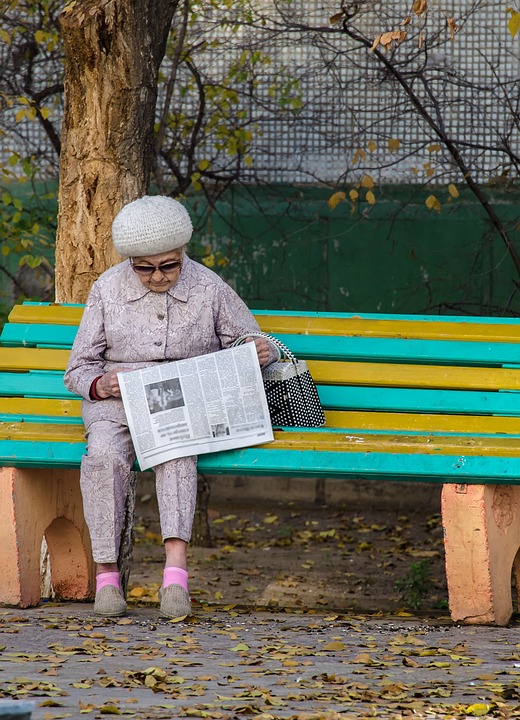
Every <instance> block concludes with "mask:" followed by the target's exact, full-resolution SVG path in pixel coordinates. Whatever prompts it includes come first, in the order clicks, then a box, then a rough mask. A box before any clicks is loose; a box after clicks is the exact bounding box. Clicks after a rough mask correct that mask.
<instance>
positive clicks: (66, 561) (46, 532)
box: [0, 468, 94, 608]
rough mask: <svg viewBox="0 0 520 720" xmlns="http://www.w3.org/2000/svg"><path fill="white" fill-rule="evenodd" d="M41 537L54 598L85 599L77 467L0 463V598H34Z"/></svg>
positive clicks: (87, 585) (89, 564)
mask: <svg viewBox="0 0 520 720" xmlns="http://www.w3.org/2000/svg"><path fill="white" fill-rule="evenodd" d="M44 536H45V539H46V542H47V547H48V550H49V556H50V564H51V582H52V586H53V588H54V591H55V594H56V597H57V598H60V599H66V600H90V599H91V598H92V597H93V594H94V593H93V588H94V564H93V561H92V556H91V549H90V538H89V534H88V529H87V526H86V523H85V520H84V517H83V502H82V499H81V491H80V487H79V470H56V469H44V468H24V469H19V468H0V568H1V580H0V603H2V604H6V605H17V606H19V607H22V608H23V607H31V606H34V605H37V604H38V603H39V602H40V553H41V545H42V540H43V537H44Z"/></svg>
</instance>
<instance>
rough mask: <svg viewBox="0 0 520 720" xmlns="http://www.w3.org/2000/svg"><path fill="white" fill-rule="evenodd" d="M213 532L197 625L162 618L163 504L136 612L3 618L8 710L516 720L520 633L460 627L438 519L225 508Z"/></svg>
mask: <svg viewBox="0 0 520 720" xmlns="http://www.w3.org/2000/svg"><path fill="white" fill-rule="evenodd" d="M210 521H211V522H210V524H211V536H212V546H211V547H195V546H191V547H190V558H189V561H190V588H191V593H192V600H193V608H194V613H193V615H192V616H191V617H189V618H185V619H180V620H178V621H168V620H165V619H161V618H159V617H158V612H157V608H158V598H157V591H158V587H159V581H160V577H161V572H162V563H163V551H162V547H161V541H160V537H159V534H158V525H157V514H156V508H154V507H153V503H152V502H150V501H148V502H144V503H143V502H141V503H140V504H139V505H138V513H137V517H136V543H135V549H134V564H133V568H132V575H131V581H130V586H129V596H128V600H129V613H128V616H127V617H124V618H116V619H103V618H96V617H95V616H94V615H93V614H92V605H90V604H84V603H76V604H58V603H53V602H51V601H50V602H47V603H43V604H42V605H41V606H40V607H38V608H34V609H30V610H15V609H9V608H4V609H2V608H0V699H8V700H13V699H15V700H16V699H20V700H32V701H33V702H34V703H35V709H34V710H33V714H32V720H57V719H59V718H78V717H81V716H86V717H91V718H103V717H105V716H107V715H121V716H126V717H130V718H138V719H139V720H147V719H150V720H151V719H156V720H159V719H163V718H164V719H166V718H190V717H191V718H209V719H210V720H212V719H214V720H241V719H243V718H246V719H247V718H255V719H256V720H282V718H283V719H284V720H341V719H343V718H344V719H350V718H373V717H383V718H392V719H394V718H395V719H396V720H403V719H404V718H408V717H410V718H412V717H414V718H425V719H434V718H464V717H484V718H485V717H489V718H514V717H520V682H519V673H520V625H517V624H516V623H513V624H512V626H511V627H509V628H489V627H463V626H455V625H453V623H451V621H450V620H449V618H448V617H447V610H446V587H445V578H444V568H443V562H444V558H443V549H442V528H441V524H440V518H439V516H438V515H437V514H435V513H433V514H432V513H430V514H428V513H425V512H420V511H418V512H417V513H416V515H415V516H414V514H413V513H408V514H399V513H396V512H392V511H388V512H384V511H374V510H371V511H366V510H365V511H363V512H361V511H360V510H357V511H348V510H345V509H341V508H334V509H331V508H320V509H313V508H305V509H302V508H298V509H297V508H295V506H294V505H290V504H285V505H283V504H280V505H277V506H276V509H273V506H270V507H269V508H267V509H264V508H262V507H256V508H255V509H254V510H253V509H250V508H246V507H244V506H236V507H231V506H230V505H229V504H228V505H226V506H225V507H221V508H212V510H211V511H210Z"/></svg>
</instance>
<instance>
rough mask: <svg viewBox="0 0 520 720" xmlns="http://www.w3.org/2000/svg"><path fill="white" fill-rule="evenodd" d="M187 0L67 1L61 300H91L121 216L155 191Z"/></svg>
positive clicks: (113, 258)
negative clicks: (169, 71) (167, 83)
mask: <svg viewBox="0 0 520 720" xmlns="http://www.w3.org/2000/svg"><path fill="white" fill-rule="evenodd" d="M178 1H179V0H82V2H76V3H72V4H71V5H69V6H68V7H66V8H65V9H64V11H63V12H62V15H61V17H60V25H61V30H62V35H63V41H64V46H65V108H64V117H63V129H62V148H61V156H60V189H59V213H58V233H57V238H56V300H57V301H58V302H84V301H85V299H86V297H87V295H88V292H89V290H90V288H91V286H92V283H93V281H94V280H95V279H96V278H97V277H98V276H99V275H100V274H101V273H102V272H103V271H104V270H106V269H107V268H108V267H111V266H112V265H114V264H115V263H116V262H118V261H119V259H120V258H119V257H118V256H117V254H116V253H115V251H114V249H113V247H112V242H111V225H112V220H113V218H114V216H115V215H116V214H117V212H118V211H119V210H120V209H121V207H122V206H123V205H125V204H126V203H128V202H130V201H132V200H135V199H136V198H138V197H141V196H142V195H144V194H146V191H147V188H148V182H149V176H150V169H151V164H152V152H153V128H154V117H155V106H156V100H157V78H158V72H159V66H160V63H161V60H162V58H163V56H164V52H165V48H166V41H167V38H168V33H169V30H170V25H171V22H172V18H173V14H174V12H175V9H176V7H177V5H178Z"/></svg>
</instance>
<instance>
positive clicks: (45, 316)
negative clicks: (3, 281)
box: [9, 305, 83, 325]
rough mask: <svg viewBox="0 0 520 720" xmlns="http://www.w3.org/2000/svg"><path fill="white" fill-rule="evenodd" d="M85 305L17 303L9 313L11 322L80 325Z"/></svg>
mask: <svg viewBox="0 0 520 720" xmlns="http://www.w3.org/2000/svg"><path fill="white" fill-rule="evenodd" d="M82 315H83V307H72V306H69V305H15V306H14V307H13V309H12V310H11V312H10V313H9V322H10V323H27V324H34V323H35V324H37V325H79V323H80V320H81V317H82Z"/></svg>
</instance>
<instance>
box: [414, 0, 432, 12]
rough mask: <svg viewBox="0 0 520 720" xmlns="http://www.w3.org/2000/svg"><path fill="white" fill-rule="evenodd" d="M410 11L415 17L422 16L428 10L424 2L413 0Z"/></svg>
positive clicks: (422, 0) (423, 0)
mask: <svg viewBox="0 0 520 720" xmlns="http://www.w3.org/2000/svg"><path fill="white" fill-rule="evenodd" d="M412 9H413V11H414V13H415V14H416V15H422V14H423V13H425V12H426V10H428V6H427V4H426V0H415V2H414V4H413V6H412Z"/></svg>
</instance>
